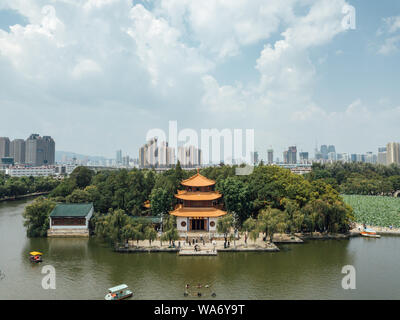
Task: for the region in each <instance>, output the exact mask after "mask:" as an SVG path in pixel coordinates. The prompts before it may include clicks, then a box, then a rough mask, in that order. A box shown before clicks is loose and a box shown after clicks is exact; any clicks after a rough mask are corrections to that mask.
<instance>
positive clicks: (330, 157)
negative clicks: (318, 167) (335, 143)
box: [328, 151, 337, 161]
mask: <svg viewBox="0 0 400 320" xmlns="http://www.w3.org/2000/svg"><path fill="white" fill-rule="evenodd" d="M328 160H331V161H336V160H337V156H336V152H334V151H333V152H328Z"/></svg>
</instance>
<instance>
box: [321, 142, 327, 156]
mask: <svg viewBox="0 0 400 320" xmlns="http://www.w3.org/2000/svg"><path fill="white" fill-rule="evenodd" d="M321 154H322V159H328V147H327V145H325V144H323V145H322V146H321Z"/></svg>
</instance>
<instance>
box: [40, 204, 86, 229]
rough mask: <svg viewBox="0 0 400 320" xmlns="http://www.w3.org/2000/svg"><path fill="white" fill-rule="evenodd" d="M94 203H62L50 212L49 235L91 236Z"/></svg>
mask: <svg viewBox="0 0 400 320" xmlns="http://www.w3.org/2000/svg"><path fill="white" fill-rule="evenodd" d="M93 211H94V209H93V203H60V204H57V205H56V207H55V208H54V209H53V211H52V212H51V213H50V229H49V231H48V232H47V235H48V236H89V220H90V218H91V217H92V215H93Z"/></svg>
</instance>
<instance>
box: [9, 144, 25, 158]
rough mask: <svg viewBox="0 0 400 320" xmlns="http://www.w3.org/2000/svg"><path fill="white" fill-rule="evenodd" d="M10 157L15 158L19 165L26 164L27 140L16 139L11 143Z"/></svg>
mask: <svg viewBox="0 0 400 320" xmlns="http://www.w3.org/2000/svg"><path fill="white" fill-rule="evenodd" d="M10 157H12V158H14V162H15V163H17V164H24V163H25V140H24V139H14V140H13V141H11V143H10Z"/></svg>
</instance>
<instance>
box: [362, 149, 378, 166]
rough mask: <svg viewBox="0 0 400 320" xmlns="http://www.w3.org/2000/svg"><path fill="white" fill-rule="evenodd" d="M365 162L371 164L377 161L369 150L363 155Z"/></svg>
mask: <svg viewBox="0 0 400 320" xmlns="http://www.w3.org/2000/svg"><path fill="white" fill-rule="evenodd" d="M365 162H366V163H372V164H375V163H377V156H376V154H373V153H372V152H371V151H369V152H367V153H366V155H365Z"/></svg>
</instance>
